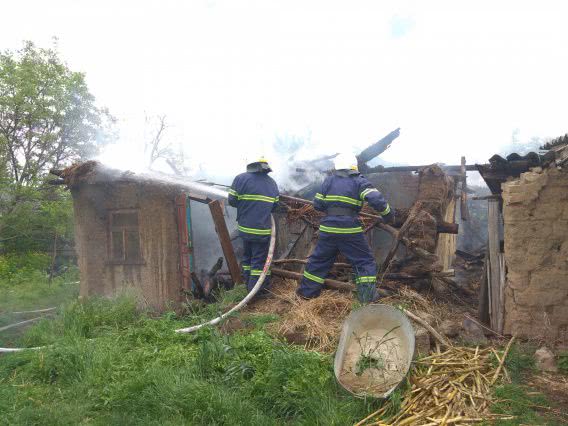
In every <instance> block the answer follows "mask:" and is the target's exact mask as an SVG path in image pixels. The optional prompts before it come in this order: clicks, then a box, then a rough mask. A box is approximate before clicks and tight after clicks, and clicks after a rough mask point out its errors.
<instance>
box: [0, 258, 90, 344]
mask: <svg viewBox="0 0 568 426" xmlns="http://www.w3.org/2000/svg"><path fill="white" fill-rule="evenodd" d="M1 259H2V258H0V260H1ZM0 272H2V271H0ZM78 280H79V272H78V270H77V268H76V267H70V268H69V269H68V270H67V271H66V272H65V273H64V274H62V275H60V276H56V277H54V278H53V280H52V281H51V283H50V282H49V276H48V274H47V273H46V272H45V271H44V270H38V269H33V268H30V267H23V268H20V269H18V270H14V271H10V273H6V270H4V274H0V294H1V295H2V297H0V327H2V326H5V325H8V324H13V323H17V322H19V321H23V320H26V319H30V318H34V317H37V316H39V315H41V314H23V315H22V314H19V315H15V314H12V312H14V311H29V310H36V309H43V308H48V307H54V306H59V305H61V304H62V303H66V302H68V301H71V300H74V299H76V298H77V296H78V294H79V284H78ZM24 327H25V326H24ZM23 330H24V328H22V327H17V328H11V329H9V330H5V331H3V332H0V346H12V345H14V344H15V342H16V341H17V338H18V337H19V336H20V334H21V333H22V331H23Z"/></svg>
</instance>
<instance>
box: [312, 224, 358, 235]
mask: <svg viewBox="0 0 568 426" xmlns="http://www.w3.org/2000/svg"><path fill="white" fill-rule="evenodd" d="M319 229H320V231H323V232H328V233H330V234H356V233H358V232H363V228H362V227H360V226H358V227H356V228H334V227H332V226H325V225H320V227H319Z"/></svg>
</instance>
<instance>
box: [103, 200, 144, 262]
mask: <svg viewBox="0 0 568 426" xmlns="http://www.w3.org/2000/svg"><path fill="white" fill-rule="evenodd" d="M120 213H135V214H136V217H137V222H138V224H137V225H120V226H116V227H115V226H114V224H113V216H114V215H115V214H120ZM107 225H108V230H107V257H108V262H107V263H108V264H109V265H145V264H146V261H145V260H144V258H143V257H142V239H141V238H140V209H112V210H109V211H108V217H107ZM118 231H121V232H122V253H123V259H116V258H115V256H114V244H113V233H114V232H118ZM132 231H135V232H136V233H137V234H138V245H139V248H138V250H139V253H138V254H139V257H138V258H137V259H133V260H129V259H126V253H127V250H126V248H127V237H126V232H132Z"/></svg>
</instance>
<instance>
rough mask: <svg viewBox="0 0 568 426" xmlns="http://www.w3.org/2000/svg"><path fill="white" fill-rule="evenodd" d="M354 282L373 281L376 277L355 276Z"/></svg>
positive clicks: (375, 280)
mask: <svg viewBox="0 0 568 426" xmlns="http://www.w3.org/2000/svg"><path fill="white" fill-rule="evenodd" d="M355 282H356V283H357V284H362V283H375V282H377V277H375V276H366V277H357V278H356V279H355Z"/></svg>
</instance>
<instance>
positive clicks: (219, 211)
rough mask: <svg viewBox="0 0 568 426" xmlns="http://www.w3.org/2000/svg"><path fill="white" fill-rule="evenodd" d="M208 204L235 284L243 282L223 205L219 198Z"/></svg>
mask: <svg viewBox="0 0 568 426" xmlns="http://www.w3.org/2000/svg"><path fill="white" fill-rule="evenodd" d="M208 205H209V210H210V211H211V217H212V218H213V223H214V224H215V231H217V235H218V236H219V242H220V243H221V249H223V255H224V256H225V260H226V261H227V267H228V268H229V272H230V273H231V278H232V280H233V282H234V283H235V284H238V283H241V282H243V280H242V278H241V269H240V268H239V263H238V262H237V257H236V256H235V251H234V250H233V245H232V244H231V237H230V236H229V230H228V229H227V223H226V222H225V216H224V214H223V205H222V203H221V201H219V200H215V201H212V202H210V203H209V204H208Z"/></svg>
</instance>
